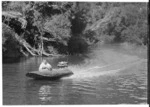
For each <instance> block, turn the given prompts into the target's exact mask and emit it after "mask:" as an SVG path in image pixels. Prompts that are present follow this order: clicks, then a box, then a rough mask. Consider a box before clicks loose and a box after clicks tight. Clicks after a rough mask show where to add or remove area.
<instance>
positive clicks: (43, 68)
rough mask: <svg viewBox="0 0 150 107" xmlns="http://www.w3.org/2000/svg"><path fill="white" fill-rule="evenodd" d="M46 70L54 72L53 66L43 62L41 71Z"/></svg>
mask: <svg viewBox="0 0 150 107" xmlns="http://www.w3.org/2000/svg"><path fill="white" fill-rule="evenodd" d="M45 70H49V71H52V66H51V65H50V64H49V63H48V62H47V61H46V60H43V61H42V63H41V65H40V67H39V71H40V72H42V71H45Z"/></svg>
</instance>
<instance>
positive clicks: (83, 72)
mask: <svg viewBox="0 0 150 107" xmlns="http://www.w3.org/2000/svg"><path fill="white" fill-rule="evenodd" d="M141 61H143V60H141V59H136V60H128V61H122V62H117V63H113V64H108V65H104V66H98V65H96V66H89V65H88V66H81V65H73V66H69V69H70V70H72V71H73V73H74V75H72V76H71V77H69V78H72V79H76V78H78V79H79V78H93V77H98V76H102V75H111V76H112V75H117V73H118V72H120V71H122V70H124V69H127V68H129V67H131V66H134V65H136V64H138V63H140V62H141Z"/></svg>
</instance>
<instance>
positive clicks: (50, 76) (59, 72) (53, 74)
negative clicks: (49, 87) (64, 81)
mask: <svg viewBox="0 0 150 107" xmlns="http://www.w3.org/2000/svg"><path fill="white" fill-rule="evenodd" d="M70 75H73V72H72V71H70V70H69V69H53V70H52V71H49V70H45V71H42V72H39V71H32V72H29V73H27V74H26V76H27V77H30V78H33V79H44V80H56V79H60V78H62V77H66V76H70Z"/></svg>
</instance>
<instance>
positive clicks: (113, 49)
mask: <svg viewBox="0 0 150 107" xmlns="http://www.w3.org/2000/svg"><path fill="white" fill-rule="evenodd" d="M137 50H138V48H137V49H136V48H130V49H128V48H127V49H126V48H122V46H120V45H114V46H113V45H108V46H102V47H100V49H97V50H94V51H93V52H91V53H90V54H88V55H82V56H81V55H80V56H67V57H55V58H46V59H47V60H48V62H49V63H51V65H52V66H53V67H54V68H56V64H57V63H58V62H59V61H62V60H65V61H68V62H69V69H71V70H72V71H73V72H74V75H72V76H70V77H65V78H62V79H60V80H55V81H48V80H33V79H30V78H28V77H26V76H25V74H26V73H27V72H31V71H35V70H37V69H38V67H39V65H40V63H41V60H42V58H40V57H32V58H28V59H25V58H22V59H16V61H14V62H12V61H11V62H10V61H7V63H6V62H5V63H3V104H4V105H27V104H29V105H38V104H40V105H41V104H42V105H47V104H147V55H146V54H145V55H143V53H146V51H145V52H144V51H143V50H138V52H133V51H137ZM8 62H10V63H8Z"/></svg>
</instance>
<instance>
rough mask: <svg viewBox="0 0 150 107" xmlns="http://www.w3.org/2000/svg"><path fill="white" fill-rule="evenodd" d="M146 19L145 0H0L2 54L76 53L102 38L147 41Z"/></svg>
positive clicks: (83, 50) (42, 54)
mask: <svg viewBox="0 0 150 107" xmlns="http://www.w3.org/2000/svg"><path fill="white" fill-rule="evenodd" d="M147 18H148V16H147V3H117V2H116V3H108V2H107V3H105V2H104V3H102V2H49V1H47V2H35V1H34V2H31V1H25V2H17V1H3V2H2V23H3V24H2V26H3V28H2V31H3V39H2V41H3V56H6V57H9V56H10V57H11V55H12V56H13V57H14V55H13V54H14V53H15V55H16V56H55V55H58V54H78V53H83V52H85V51H87V50H88V47H89V46H91V45H94V44H96V43H98V42H102V41H103V42H105V43H110V42H130V43H134V44H137V45H147V32H148V31H147V30H148V27H147V26H148V20H147ZM12 45H13V48H12V47H11V46H12ZM16 53H17V54H16Z"/></svg>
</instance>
